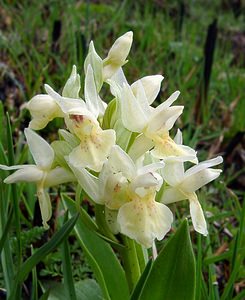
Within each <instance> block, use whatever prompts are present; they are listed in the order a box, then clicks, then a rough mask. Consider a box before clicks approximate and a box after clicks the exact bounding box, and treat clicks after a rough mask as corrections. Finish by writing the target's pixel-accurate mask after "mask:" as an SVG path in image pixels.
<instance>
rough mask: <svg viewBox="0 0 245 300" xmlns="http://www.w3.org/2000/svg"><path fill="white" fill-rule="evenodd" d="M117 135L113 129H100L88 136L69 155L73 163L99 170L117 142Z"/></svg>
mask: <svg viewBox="0 0 245 300" xmlns="http://www.w3.org/2000/svg"><path fill="white" fill-rule="evenodd" d="M115 140H116V135H115V131H114V130H112V129H108V130H100V131H98V132H97V134H95V135H94V136H92V137H91V136H90V137H87V138H86V140H83V141H82V142H81V144H80V145H79V146H78V147H76V148H74V149H73V151H72V152H71V153H70V155H69V160H70V162H71V164H73V165H74V166H77V167H85V168H89V169H91V170H93V171H96V172H99V171H100V170H101V168H102V166H103V163H104V162H105V160H106V159H107V157H108V155H109V154H110V151H111V147H112V146H113V145H114V144H115Z"/></svg>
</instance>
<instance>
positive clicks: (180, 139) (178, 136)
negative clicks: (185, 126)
mask: <svg viewBox="0 0 245 300" xmlns="http://www.w3.org/2000/svg"><path fill="white" fill-rule="evenodd" d="M174 141H175V143H176V144H178V145H182V144H183V136H182V132H181V130H180V129H178V130H177V133H176V135H175V137H174Z"/></svg>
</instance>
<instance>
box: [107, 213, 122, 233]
mask: <svg viewBox="0 0 245 300" xmlns="http://www.w3.org/2000/svg"><path fill="white" fill-rule="evenodd" d="M117 215H118V211H117V210H111V209H109V208H107V207H105V219H106V223H107V225H108V226H109V228H110V230H111V232H112V233H113V234H118V233H119V229H120V226H119V224H118V222H117Z"/></svg>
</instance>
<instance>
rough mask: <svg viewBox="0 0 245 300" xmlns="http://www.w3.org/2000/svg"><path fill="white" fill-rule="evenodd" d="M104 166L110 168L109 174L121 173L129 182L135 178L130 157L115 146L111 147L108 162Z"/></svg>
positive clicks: (133, 166) (134, 170)
mask: <svg viewBox="0 0 245 300" xmlns="http://www.w3.org/2000/svg"><path fill="white" fill-rule="evenodd" d="M106 164H108V165H109V166H110V169H111V172H113V173H122V174H123V175H124V176H125V177H126V178H129V179H130V180H132V178H134V177H135V176H136V169H135V165H134V162H133V161H132V159H131V158H130V156H129V155H128V154H127V153H126V152H124V151H123V150H122V148H120V147H119V146H117V145H115V146H113V147H112V149H111V153H110V156H109V158H108V162H107V163H106Z"/></svg>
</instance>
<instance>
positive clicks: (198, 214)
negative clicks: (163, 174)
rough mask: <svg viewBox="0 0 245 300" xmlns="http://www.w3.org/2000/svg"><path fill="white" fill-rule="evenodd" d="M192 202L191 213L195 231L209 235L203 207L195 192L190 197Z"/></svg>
mask: <svg viewBox="0 0 245 300" xmlns="http://www.w3.org/2000/svg"><path fill="white" fill-rule="evenodd" d="M189 202H190V213H191V219H192V223H193V227H194V229H195V231H197V232H199V233H201V234H203V235H204V236H207V235H208V230H207V223H206V220H205V217H204V214H203V210H202V207H201V205H200V203H199V202H198V199H197V196H196V194H195V193H193V194H192V196H191V197H190V198H189Z"/></svg>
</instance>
